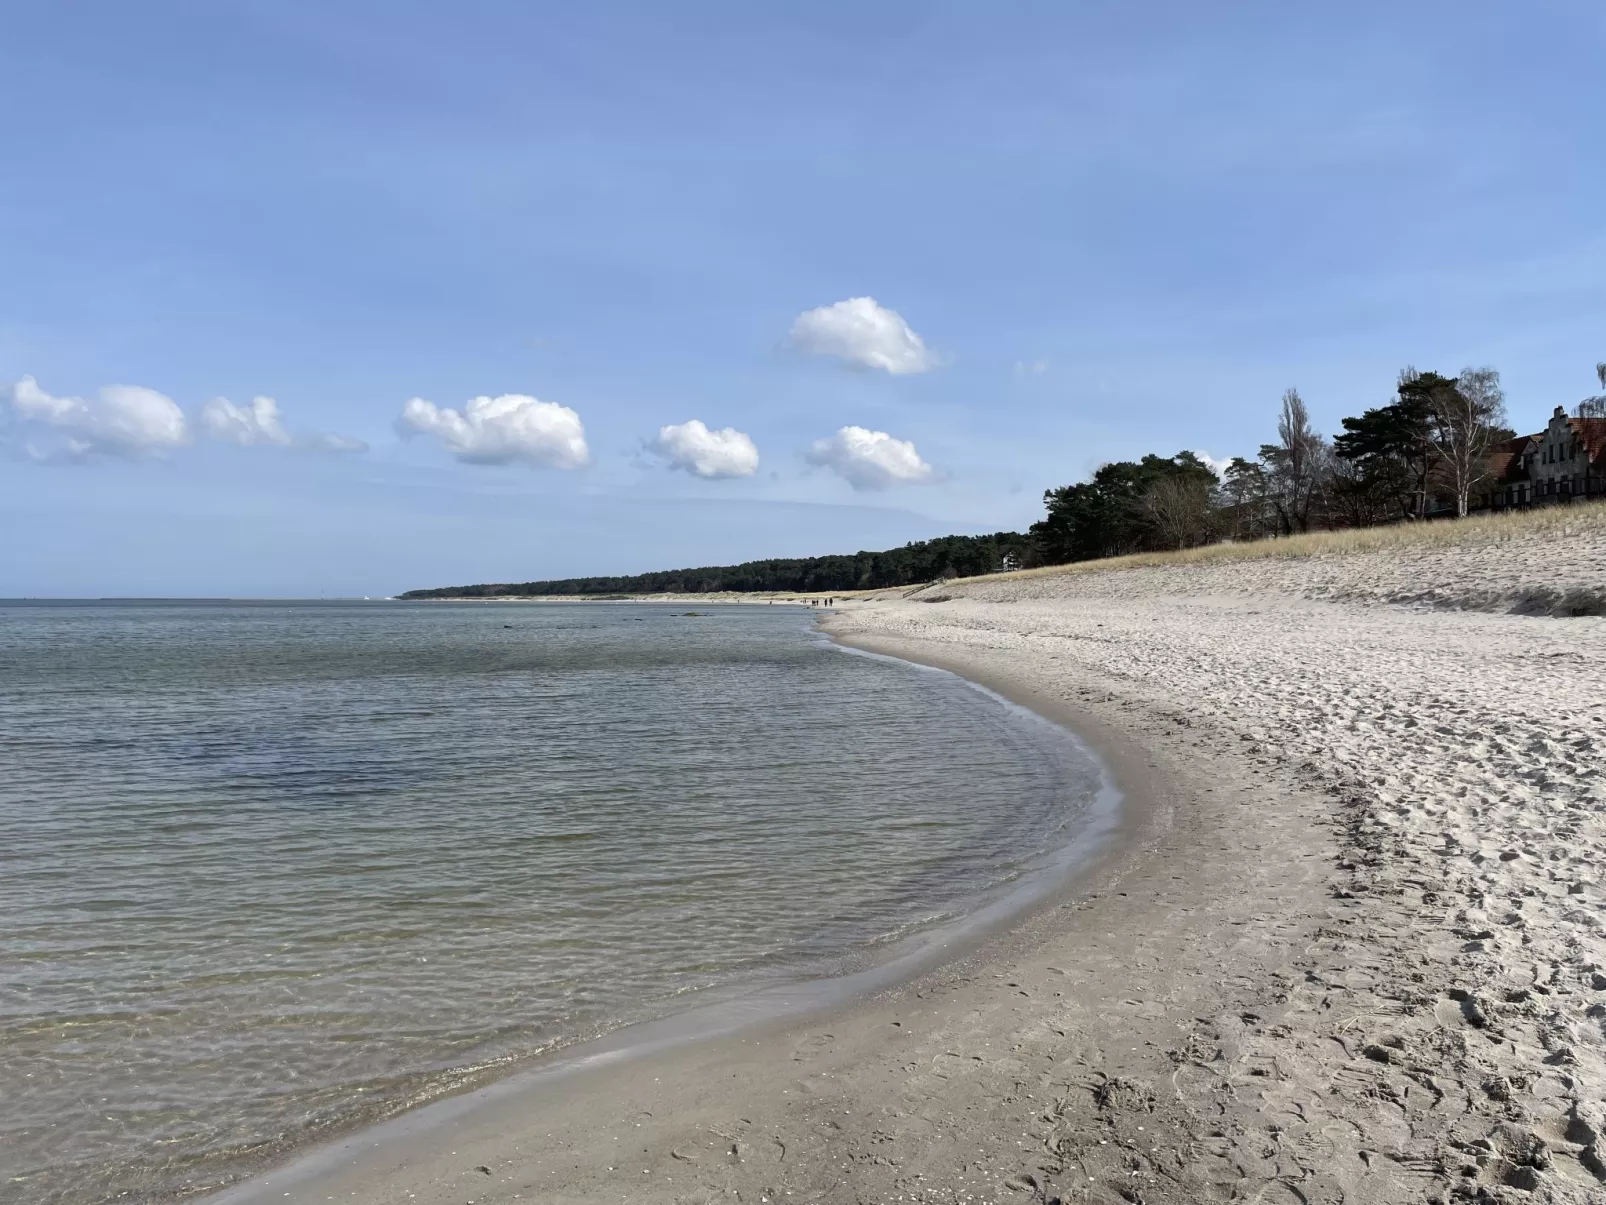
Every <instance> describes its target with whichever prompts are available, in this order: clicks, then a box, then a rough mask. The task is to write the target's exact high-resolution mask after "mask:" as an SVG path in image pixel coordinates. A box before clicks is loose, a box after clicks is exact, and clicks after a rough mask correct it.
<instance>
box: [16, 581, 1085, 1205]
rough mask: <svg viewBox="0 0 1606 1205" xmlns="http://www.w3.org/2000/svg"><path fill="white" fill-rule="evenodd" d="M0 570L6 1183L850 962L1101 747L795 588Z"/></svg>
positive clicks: (1011, 870)
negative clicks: (36, 599) (569, 600)
mask: <svg viewBox="0 0 1606 1205" xmlns="http://www.w3.org/2000/svg"><path fill="white" fill-rule="evenodd" d="M684 610H685V608H684V607H669V606H641V605H627V606H621V605H606V604H597V605H574V606H521V605H511V604H510V605H484V604H468V605H443V604H412V605H409V604H397V603H372V604H361V603H351V604H318V603H258V604H194V603H192V604H173V603H166V604H136V603H116V604H112V603H107V604H31V605H30V604H0V917H3V918H4V923H3V926H0V1065H3V1066H4V1068H5V1081H6V1085H5V1088H6V1090H5V1092H4V1093H3V1094H0V1161H3V1167H4V1179H3V1180H0V1199H6V1200H17V1201H29V1202H92V1201H103V1200H107V1199H111V1198H115V1197H118V1196H122V1197H123V1198H124V1199H140V1200H143V1199H147V1198H150V1197H161V1196H165V1195H169V1194H176V1193H182V1192H189V1191H197V1190H199V1189H202V1188H206V1187H213V1186H216V1185H218V1184H221V1183H225V1182H227V1181H228V1180H230V1179H232V1178H234V1177H236V1176H237V1175H239V1174H240V1172H241V1171H242V1170H244V1169H245V1168H246V1167H248V1166H249V1165H250V1164H251V1163H252V1162H253V1161H254V1160H256V1159H258V1158H260V1157H261V1155H262V1154H263V1153H264V1152H267V1151H276V1150H280V1149H287V1148H291V1147H294V1146H296V1145H299V1144H304V1143H306V1142H309V1141H311V1140H313V1139H315V1138H317V1137H319V1136H321V1135H324V1134H327V1133H329V1132H331V1131H332V1130H334V1129H337V1128H339V1127H343V1126H347V1125H350V1124H353V1123H354V1122H357V1121H360V1120H363V1119H368V1118H373V1117H378V1116H382V1115H385V1114H387V1113H392V1112H395V1111H397V1110H398V1109H401V1108H404V1107H406V1106H407V1105H409V1104H414V1103H417V1102H419V1101H422V1100H427V1099H430V1098H432V1097H435V1096H439V1095H442V1094H443V1093H446V1092H450V1091H454V1090H457V1089H459V1088H461V1087H463V1086H465V1085H467V1084H472V1083H477V1082H480V1081H482V1080H485V1079H487V1078H490V1077H492V1076H495V1075H497V1074H501V1073H504V1072H505V1071H507V1070H509V1069H511V1068H513V1067H515V1066H518V1065H520V1064H521V1063H523V1062H525V1061H527V1060H529V1059H531V1058H532V1057H534V1056H535V1055H538V1054H540V1053H541V1052H542V1051H544V1050H550V1049H552V1048H553V1047H555V1046H561V1045H566V1044H569V1043H573V1042H575V1041H579V1040H583V1039H585V1038H588V1037H591V1036H594V1035H596V1034H599V1033H602V1032H606V1031H608V1030H609V1029H611V1028H614V1027H616V1026H618V1025H620V1024H622V1023H625V1022H629V1021H635V1020H641V1019H644V1018H647V1017H652V1016H659V1015H663V1014H665V1013H667V1012H671V1011H674V1010H676V1009H680V1008H683V1007H686V1006H687V1005H689V1004H691V1003H695V1002H697V1001H698V1000H700V999H703V998H705V997H706V996H707V995H709V994H710V992H711V991H712V990H714V989H720V990H725V991H729V990H735V989H737V988H746V987H749V986H755V987H756V986H761V985H763V984H765V983H773V982H776V981H783V980H787V979H795V978H800V977H807V976H812V975H819V974H825V973H832V972H836V971H839V970H841V969H843V968H844V967H847V966H850V965H859V964H863V963H864V962H866V961H869V960H873V959H874V957H875V956H876V953H877V951H880V950H885V949H887V948H889V947H890V944H891V943H892V942H893V941H894V940H896V939H897V938H899V937H901V936H903V935H905V934H909V933H912V932H916V931H919V930H920V929H922V928H924V927H929V926H932V925H934V924H936V923H938V922H940V921H942V920H944V919H945V918H948V917H951V916H952V915H954V914H956V913H958V912H963V911H967V910H969V909H972V908H974V907H976V906H978V905H979V904H980V903H981V902H983V901H984V900H986V899H988V898H990V897H991V896H996V895H997V894H998V893H999V892H1000V891H1001V890H1002V889H1003V888H1004V887H1005V885H1007V884H1008V883H1010V882H1011V881H1013V880H1015V879H1016V878H1018V877H1019V876H1020V875H1021V874H1022V873H1024V872H1026V871H1027V870H1029V869H1030V868H1031V867H1033V866H1034V865H1037V864H1039V863H1040V862H1042V861H1043V860H1044V859H1045V857H1046V856H1047V855H1048V854H1050V853H1051V851H1053V850H1054V849H1055V848H1057V847H1058V846H1059V845H1061V844H1062V843H1063V842H1064V841H1065V839H1066V838H1067V836H1068V835H1069V833H1070V831H1071V828H1072V826H1073V822H1074V821H1075V819H1076V817H1077V816H1078V814H1079V813H1080V811H1081V810H1082V809H1083V808H1084V807H1085V806H1086V804H1087V802H1088V801H1089V800H1090V799H1091V798H1092V796H1093V794H1094V792H1095V790H1096V789H1097V769H1096V767H1095V766H1094V765H1093V763H1092V762H1091V761H1090V760H1089V759H1088V758H1087V756H1086V755H1085V754H1084V753H1083V752H1082V751H1081V750H1080V748H1079V747H1078V746H1076V745H1075V743H1074V742H1072V741H1070V740H1069V739H1068V738H1066V737H1065V736H1064V735H1063V734H1061V733H1059V732H1058V731H1057V730H1055V729H1053V728H1052V727H1051V726H1049V725H1046V724H1042V723H1038V722H1032V721H1030V720H1029V719H1026V718H1023V717H1022V716H1021V715H1020V714H1018V713H1017V712H1016V711H1014V710H1013V709H1011V708H1008V707H1007V706H1005V705H1003V704H1001V703H1000V701H998V700H997V699H995V698H993V697H991V696H989V695H987V694H985V693H984V692H981V691H979V690H976V689H974V688H972V687H970V686H968V685H967V684H966V683H964V682H962V681H960V680H959V679H956V678H952V677H949V676H945V675H938V674H932V673H928V672H925V671H922V670H920V669H918V668H916V667H913V666H908V665H905V664H902V663H898V662H892V661H886V660H877V659H872V658H866V657H854V656H847V655H844V654H843V653H842V652H841V651H839V650H836V649H834V648H832V647H831V646H830V645H829V644H827V643H826V642H824V641H823V640H822V639H821V638H820V637H819V636H818V635H817V634H815V633H814V632H812V631H811V626H810V620H811V617H810V616H809V615H808V614H806V613H804V612H800V611H798V610H796V609H793V608H784V607H764V606H755V607H729V608H723V607H722V608H718V609H716V610H713V611H711V612H710V613H708V614H705V615H702V616H696V617H693V616H687V615H685V614H684V613H683V612H684Z"/></svg>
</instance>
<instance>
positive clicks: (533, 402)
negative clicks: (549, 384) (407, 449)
mask: <svg viewBox="0 0 1606 1205" xmlns="http://www.w3.org/2000/svg"><path fill="white" fill-rule="evenodd" d="M396 426H397V429H398V430H399V431H401V433H402V434H403V435H411V434H414V433H421V434H427V435H433V436H435V437H436V438H437V439H439V440H440V441H441V443H442V445H444V446H445V448H446V450H447V451H449V452H450V453H451V454H452V455H453V456H455V457H457V459H459V460H461V461H463V462H464V463H465V464H511V463H513V462H514V461H516V460H522V461H524V462H525V463H526V464H531V465H538V466H543V467H547V468H555V469H575V468H579V467H580V466H581V465H583V464H586V463H587V462H588V461H590V459H591V452H590V449H588V448H587V447H586V433H585V427H584V426H583V425H581V422H580V416H579V415H578V414H576V413H575V412H574V411H573V410H570V409H569V408H568V407H567V406H560V405H558V404H557V403H556V402H543V401H538V400H537V399H535V398H533V397H526V396H524V395H523V394H519V393H504V394H502V395H500V396H499V397H477V398H473V399H471V400H470V401H469V402H468V404H467V405H465V406H464V407H463V409H462V411H461V412H458V411H456V410H449V409H446V408H444V407H439V406H436V405H435V404H434V403H433V402H426V401H425V400H424V399H423V398H417V397H415V398H413V399H412V400H411V401H409V402H408V403H407V405H406V406H405V407H403V408H402V413H401V418H399V419H398V420H397V422H396Z"/></svg>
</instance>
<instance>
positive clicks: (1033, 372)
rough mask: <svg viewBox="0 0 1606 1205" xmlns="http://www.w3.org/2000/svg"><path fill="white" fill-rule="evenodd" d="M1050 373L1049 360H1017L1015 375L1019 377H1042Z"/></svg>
mask: <svg viewBox="0 0 1606 1205" xmlns="http://www.w3.org/2000/svg"><path fill="white" fill-rule="evenodd" d="M1047 371H1048V361H1047V360H1016V361H1015V375H1016V376H1018V377H1040V376H1042V375H1043V374H1044V373H1045V372H1047Z"/></svg>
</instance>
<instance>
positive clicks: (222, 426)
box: [201, 397, 368, 454]
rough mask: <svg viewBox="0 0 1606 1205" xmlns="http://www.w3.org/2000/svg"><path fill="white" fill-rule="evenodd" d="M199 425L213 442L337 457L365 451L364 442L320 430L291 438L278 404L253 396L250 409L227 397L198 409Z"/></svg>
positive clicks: (268, 398) (365, 445) (270, 399)
mask: <svg viewBox="0 0 1606 1205" xmlns="http://www.w3.org/2000/svg"><path fill="white" fill-rule="evenodd" d="M201 426H202V427H204V428H205V429H206V433H207V434H208V435H210V436H211V437H212V438H213V439H220V440H223V441H224V442H225V443H236V444H240V445H241V446H243V447H254V446H268V447H277V448H297V449H300V450H302V451H306V452H330V453H336V454H342V453H355V452H366V451H367V450H368V445H367V444H366V443H364V442H363V441H362V440H360V439H353V438H351V437H350V436H349V435H332V434H329V433H327V432H323V431H312V432H305V433H302V434H298V435H292V434H291V433H290V432H289V431H287V430H285V427H284V419H283V417H282V416H281V415H280V413H279V403H278V402H276V401H274V400H273V399H272V398H271V397H254V398H252V399H251V404H250V405H249V406H236V405H235V404H234V403H233V402H231V401H229V399H228V398H226V397H215V398H213V399H212V400H211V401H210V402H208V403H206V405H204V406H202V407H201Z"/></svg>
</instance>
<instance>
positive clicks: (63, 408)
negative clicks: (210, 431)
mask: <svg viewBox="0 0 1606 1205" xmlns="http://www.w3.org/2000/svg"><path fill="white" fill-rule="evenodd" d="M8 394H9V398H8V401H9V403H10V404H9V407H8V409H9V411H10V413H11V416H12V417H13V418H14V419H15V420H16V421H17V422H18V424H19V425H20V426H21V427H22V428H23V429H24V431H27V432H30V433H33V432H36V433H38V434H39V435H40V437H41V438H42V439H43V441H44V443H43V446H41V445H40V444H37V443H34V442H33V441H32V440H30V441H29V442H27V443H26V444H25V447H26V450H27V452H28V454H29V455H31V456H33V457H35V458H36V459H40V460H84V459H88V458H89V457H92V456H97V455H99V456H124V457H132V456H140V455H144V454H147V453H152V452H162V451H165V450H166V449H169V448H174V447H178V446H179V445H180V444H183V443H187V442H188V441H189V430H188V427H187V426H186V424H185V421H184V412H183V411H182V410H180V409H179V408H178V404H177V403H176V402H174V401H173V399H172V398H170V397H168V396H167V395H166V394H161V393H157V392H156V390H154V389H146V388H143V387H142V386H139V385H107V386H104V387H103V388H101V389H100V390H98V391H97V392H96V394H95V396H94V397H92V398H81V397H56V396H54V395H52V394H49V393H46V392H45V391H44V390H43V389H41V388H40V387H39V382H38V381H36V380H34V378H33V377H23V378H22V379H21V380H20V381H18V382H17V383H16V384H15V385H13V386H12V387H11V388H10V390H9V391H8Z"/></svg>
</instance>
